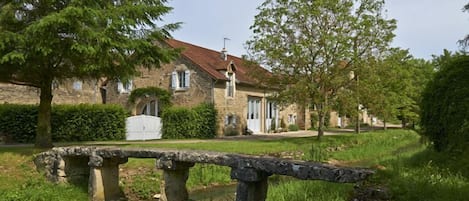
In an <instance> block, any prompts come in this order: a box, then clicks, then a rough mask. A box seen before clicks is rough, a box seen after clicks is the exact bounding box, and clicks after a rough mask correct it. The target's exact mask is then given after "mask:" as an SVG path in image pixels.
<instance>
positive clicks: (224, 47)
mask: <svg viewBox="0 0 469 201" xmlns="http://www.w3.org/2000/svg"><path fill="white" fill-rule="evenodd" d="M227 40H230V39H229V38H226V37H225V38H223V49H222V50H221V58H222V59H223V60H225V61H226V60H227V59H228V55H227V54H226V52H227V51H226V41H227Z"/></svg>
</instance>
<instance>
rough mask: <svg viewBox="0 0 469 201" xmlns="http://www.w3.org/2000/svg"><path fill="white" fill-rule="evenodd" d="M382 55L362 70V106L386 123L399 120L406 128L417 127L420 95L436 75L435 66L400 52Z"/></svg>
mask: <svg viewBox="0 0 469 201" xmlns="http://www.w3.org/2000/svg"><path fill="white" fill-rule="evenodd" d="M383 55H384V56H383V58H382V59H380V60H377V61H374V62H370V66H366V67H363V68H361V71H360V73H361V76H360V87H359V90H360V91H359V94H358V95H359V97H360V103H361V104H363V105H364V106H365V107H366V108H367V110H368V112H369V113H371V114H373V115H374V116H377V117H379V118H380V119H382V120H385V121H387V122H389V121H395V120H398V119H399V120H401V123H402V124H403V125H405V124H407V123H412V124H416V123H417V122H418V119H419V118H418V114H419V110H420V107H419V105H418V103H419V102H420V99H421V93H422V91H423V89H424V87H425V85H426V83H427V82H428V81H429V80H430V79H431V77H432V75H433V73H434V71H433V69H434V66H433V65H432V64H431V63H430V62H427V61H425V60H422V59H415V58H413V57H412V56H411V55H410V54H409V51H408V50H401V49H399V48H393V49H390V50H388V51H386V52H384V54H383ZM355 117H356V116H355Z"/></svg>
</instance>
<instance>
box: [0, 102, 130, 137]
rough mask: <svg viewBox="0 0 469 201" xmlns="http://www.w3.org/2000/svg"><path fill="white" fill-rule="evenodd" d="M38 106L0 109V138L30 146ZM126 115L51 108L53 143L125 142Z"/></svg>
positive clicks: (114, 110)
mask: <svg viewBox="0 0 469 201" xmlns="http://www.w3.org/2000/svg"><path fill="white" fill-rule="evenodd" d="M37 114H38V106H36V105H14V104H4V105H0V134H3V135H5V136H7V138H9V139H10V140H12V141H14V142H19V143H32V142H34V139H35V136H36V124H37ZM126 117H127V112H126V111H125V110H124V109H123V108H122V107H120V106H116V105H86V104H81V105H54V106H52V117H51V124H52V140H53V141H54V142H76V141H102V140H122V139H125V118H126Z"/></svg>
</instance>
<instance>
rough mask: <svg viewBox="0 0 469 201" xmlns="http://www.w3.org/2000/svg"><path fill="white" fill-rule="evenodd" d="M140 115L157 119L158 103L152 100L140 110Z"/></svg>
mask: <svg viewBox="0 0 469 201" xmlns="http://www.w3.org/2000/svg"><path fill="white" fill-rule="evenodd" d="M141 114H144V115H150V116H156V117H159V116H160V109H159V108H158V101H156V100H153V101H150V102H149V103H147V104H145V106H143V108H142V112H141Z"/></svg>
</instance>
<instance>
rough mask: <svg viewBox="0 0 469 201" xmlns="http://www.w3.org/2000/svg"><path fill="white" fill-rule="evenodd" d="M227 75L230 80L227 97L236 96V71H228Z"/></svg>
mask: <svg viewBox="0 0 469 201" xmlns="http://www.w3.org/2000/svg"><path fill="white" fill-rule="evenodd" d="M226 77H227V78H228V81H226V96H227V97H234V90H235V75H234V73H230V72H228V73H226Z"/></svg>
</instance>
